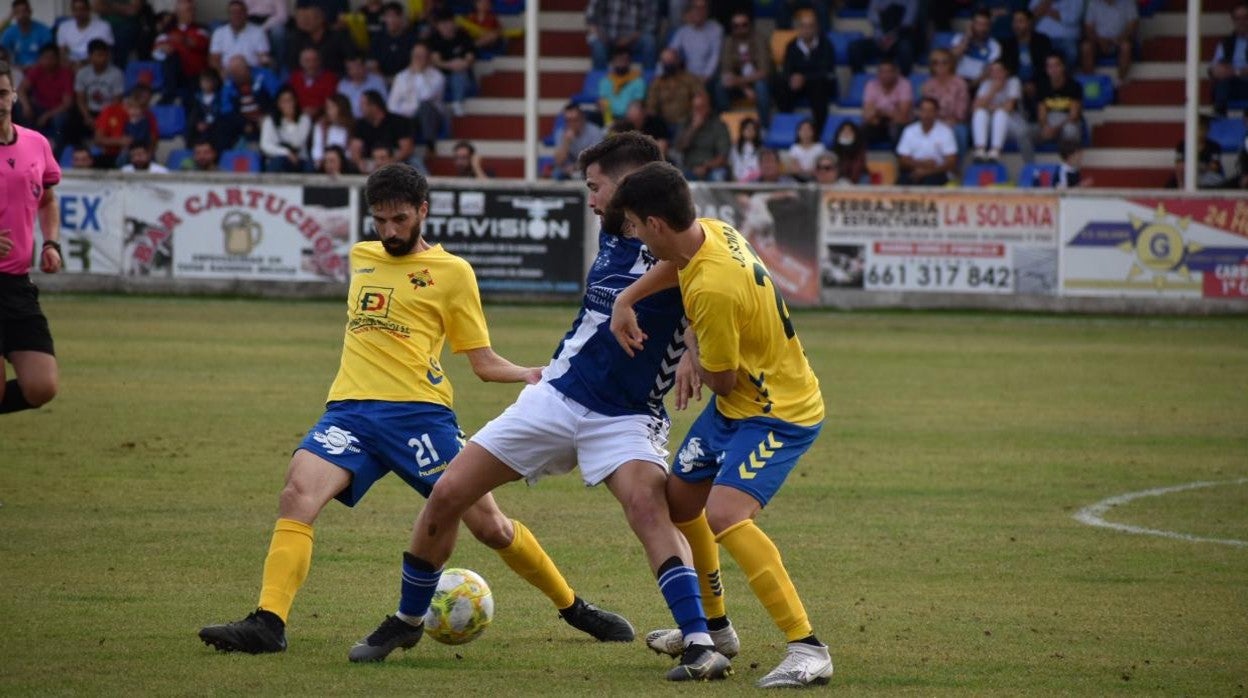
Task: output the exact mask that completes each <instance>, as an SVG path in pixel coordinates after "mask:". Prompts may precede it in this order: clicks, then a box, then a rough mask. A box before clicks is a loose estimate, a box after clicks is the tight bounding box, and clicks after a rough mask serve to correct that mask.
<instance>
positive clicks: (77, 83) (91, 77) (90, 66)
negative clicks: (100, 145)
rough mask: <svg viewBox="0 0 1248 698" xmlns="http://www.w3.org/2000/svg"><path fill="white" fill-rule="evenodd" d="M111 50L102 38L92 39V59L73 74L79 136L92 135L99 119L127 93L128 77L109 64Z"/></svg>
mask: <svg viewBox="0 0 1248 698" xmlns="http://www.w3.org/2000/svg"><path fill="white" fill-rule="evenodd" d="M111 52H112V47H110V46H109V45H108V42H106V41H104V40H103V39H92V40H91V46H90V48H89V50H88V56H89V60H88V62H87V64H86V65H84V66H83V67H81V68H79V69H78V72H77V74H75V75H74V96H75V99H76V100H77V103H78V111H77V115H78V118H79V122H78V124H77V127H78V128H77V130H78V131H79V133H78V137H82V136H83V135H87V134H89V132H90V131H91V125H92V124H94V123H95V119H96V117H98V116H99V115H100V112H101V111H103V110H104V107H107V106H108V105H109V104H112V103H113V102H115V101H117V99H118V98H120V97H121V93H122V92H123V91H124V90H125V86H126V78H125V76H124V75H122V73H121V71H120V70H118V68H117V66H115V65H113V64H112V63H111V62H110V61H109V57H110V55H111Z"/></svg>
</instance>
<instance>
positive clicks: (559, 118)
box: [542, 110, 564, 148]
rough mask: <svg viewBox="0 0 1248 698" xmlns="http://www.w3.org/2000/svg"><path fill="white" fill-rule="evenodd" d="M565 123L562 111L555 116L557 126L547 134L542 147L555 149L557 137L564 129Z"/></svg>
mask: <svg viewBox="0 0 1248 698" xmlns="http://www.w3.org/2000/svg"><path fill="white" fill-rule="evenodd" d="M563 123H564V122H563V111H562V110H561V111H560V112H559V113H558V114H555V126H554V128H553V129H551V131H550V133H548V134H546V135H545V136H544V137H543V138H542V145H544V146H546V147H547V148H553V147H555V138H556V137H557V135H558V133H559V131H560V130H562V129H563Z"/></svg>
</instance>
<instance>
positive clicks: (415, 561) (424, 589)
mask: <svg viewBox="0 0 1248 698" xmlns="http://www.w3.org/2000/svg"><path fill="white" fill-rule="evenodd" d="M441 576H442V570H435V569H434V568H433V565H431V564H429V563H428V562H426V561H424V560H422V559H420V558H418V557H416V556H415V555H413V554H411V553H403V584H402V587H401V589H400V591H399V613H401V614H402V615H403V616H406V617H407V618H413V619H417V621H418V620H419V619H420V618H424V617H425V612H426V611H428V610H429V602H430V601H432V600H433V592H435V591H437V590H438V579H439V578H440V577H441ZM414 622H415V621H414Z"/></svg>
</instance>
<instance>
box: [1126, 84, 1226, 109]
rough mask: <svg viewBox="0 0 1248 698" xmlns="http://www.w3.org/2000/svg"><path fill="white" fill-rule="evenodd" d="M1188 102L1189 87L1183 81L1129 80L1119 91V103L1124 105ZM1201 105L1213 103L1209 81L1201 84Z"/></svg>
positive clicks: (1167, 104) (1172, 104) (1166, 104)
mask: <svg viewBox="0 0 1248 698" xmlns="http://www.w3.org/2000/svg"><path fill="white" fill-rule="evenodd" d="M1186 101H1187V87H1186V85H1184V84H1183V81H1182V80H1129V81H1127V83H1126V84H1124V85H1123V86H1122V88H1121V89H1120V90H1119V91H1118V103H1119V104H1124V105H1145V104H1158V105H1162V106H1174V105H1182V104H1184V103H1185V102H1186ZM1200 103H1201V104H1212V103H1213V90H1212V87H1211V86H1210V84H1209V81H1208V80H1202V81H1201V83H1200Z"/></svg>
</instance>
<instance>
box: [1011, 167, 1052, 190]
mask: <svg viewBox="0 0 1248 698" xmlns="http://www.w3.org/2000/svg"><path fill="white" fill-rule="evenodd" d="M1057 167H1058V166H1057V165H1052V164H1045V163H1038V162H1029V163H1027V164H1026V165H1023V169H1022V170H1020V171H1019V173H1018V186H1019V187H1020V188H1022V189H1049V188H1051V187H1052V186H1053V182H1054V181H1055V180H1057Z"/></svg>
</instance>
